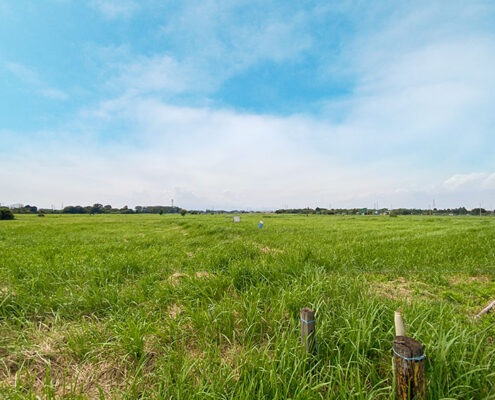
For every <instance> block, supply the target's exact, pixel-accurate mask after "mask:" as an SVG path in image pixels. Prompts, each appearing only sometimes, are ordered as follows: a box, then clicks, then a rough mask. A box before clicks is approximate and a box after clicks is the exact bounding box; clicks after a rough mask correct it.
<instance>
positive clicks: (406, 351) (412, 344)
mask: <svg viewBox="0 0 495 400" xmlns="http://www.w3.org/2000/svg"><path fill="white" fill-rule="evenodd" d="M393 346H394V351H395V352H396V353H397V354H398V355H400V356H402V357H406V358H414V357H421V356H422V355H423V354H424V352H425V349H424V346H423V345H422V344H421V343H420V342H418V341H417V340H416V339H413V338H410V337H408V336H396V337H395V339H394V344H393Z"/></svg>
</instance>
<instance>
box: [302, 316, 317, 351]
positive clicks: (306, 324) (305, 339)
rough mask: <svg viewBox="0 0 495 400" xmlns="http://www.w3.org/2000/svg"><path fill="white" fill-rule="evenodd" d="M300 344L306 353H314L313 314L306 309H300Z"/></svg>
mask: <svg viewBox="0 0 495 400" xmlns="http://www.w3.org/2000/svg"><path fill="white" fill-rule="evenodd" d="M301 342H302V344H304V345H305V348H306V353H308V354H313V353H314V352H315V312H314V311H313V310H312V309H311V308H307V307H305V308H302V309H301Z"/></svg>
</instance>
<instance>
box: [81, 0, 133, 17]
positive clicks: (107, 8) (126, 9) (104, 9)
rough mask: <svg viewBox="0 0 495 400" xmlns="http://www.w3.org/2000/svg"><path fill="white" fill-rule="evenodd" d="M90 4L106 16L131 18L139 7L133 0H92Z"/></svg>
mask: <svg viewBox="0 0 495 400" xmlns="http://www.w3.org/2000/svg"><path fill="white" fill-rule="evenodd" d="M89 5H90V6H91V7H93V8H94V9H95V10H97V11H99V12H100V13H101V14H103V15H104V16H105V17H106V18H109V19H115V18H129V17H131V16H132V15H134V13H135V12H136V11H137V10H138V9H139V5H138V3H137V2H135V1H133V0H91V1H90V2H89Z"/></svg>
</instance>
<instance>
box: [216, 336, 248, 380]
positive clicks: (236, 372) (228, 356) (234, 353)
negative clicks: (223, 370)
mask: <svg viewBox="0 0 495 400" xmlns="http://www.w3.org/2000/svg"><path fill="white" fill-rule="evenodd" d="M245 351H246V349H245V348H243V347H242V346H240V345H238V344H233V345H230V346H225V347H224V348H223V349H222V353H221V357H222V360H221V362H222V363H223V364H225V365H227V366H228V367H229V368H231V369H232V378H233V379H234V380H235V381H238V380H239V377H240V370H241V366H242V362H240V359H241V358H240V356H242V354H244V353H245Z"/></svg>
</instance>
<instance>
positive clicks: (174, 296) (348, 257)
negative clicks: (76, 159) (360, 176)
mask: <svg viewBox="0 0 495 400" xmlns="http://www.w3.org/2000/svg"><path fill="white" fill-rule="evenodd" d="M259 219H260V216H259V215H248V216H243V217H242V222H241V223H240V224H234V223H232V222H231V220H230V219H228V218H226V217H225V216H221V215H215V216H192V215H187V216H185V217H181V216H159V215H98V216H65V215H63V216H59V215H49V216H47V217H45V218H43V219H41V218H36V217H32V216H18V218H17V220H15V221H2V223H0V358H1V363H0V392H1V396H3V397H4V398H13V399H24V398H28V399H29V398H33V399H34V398H36V396H40V397H43V398H73V399H79V398H81V399H82V398H124V399H126V398H128V399H136V398H152V399H169V398H176V399H205V398H206V399H207V398H212V399H222V398H225V399H230V398H236V399H267V398H270V399H287V398H292V399H320V398H327V399H350V398H352V399H381V398H382V399H389V398H393V375H392V357H391V343H392V340H393V337H394V331H393V311H394V310H396V309H397V308H402V310H403V314H404V317H405V320H406V323H407V325H408V331H409V334H410V335H411V336H413V337H415V338H416V339H418V340H420V341H421V342H422V343H423V344H424V345H425V347H426V353H427V357H428V358H427V379H428V397H429V398H430V399H441V398H444V399H447V398H449V399H491V398H495V376H494V375H495V372H494V371H495V368H494V367H495V347H494V343H493V340H494V335H495V328H494V324H495V319H494V317H493V315H486V316H484V317H483V318H482V319H481V320H478V321H474V320H473V318H472V316H473V315H475V314H476V312H477V311H479V310H480V309H481V308H482V307H483V306H484V305H485V304H486V303H487V302H488V301H489V300H490V299H492V298H494V297H495V282H494V276H495V220H492V219H490V218H476V217H465V218H462V217H459V218H454V217H450V218H449V217H399V218H387V217H371V216H369V217H365V216H363V217H347V216H339V217H337V216H310V217H306V216H275V215H266V216H263V220H264V221H265V226H264V228H263V229H258V228H257V222H258V220H259ZM305 306H310V307H313V308H315V309H316V310H317V336H316V338H317V345H318V350H317V354H316V356H315V357H314V358H311V359H308V358H306V357H305V355H304V354H302V352H301V345H300V339H299V310H300V308H302V307H305Z"/></svg>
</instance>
